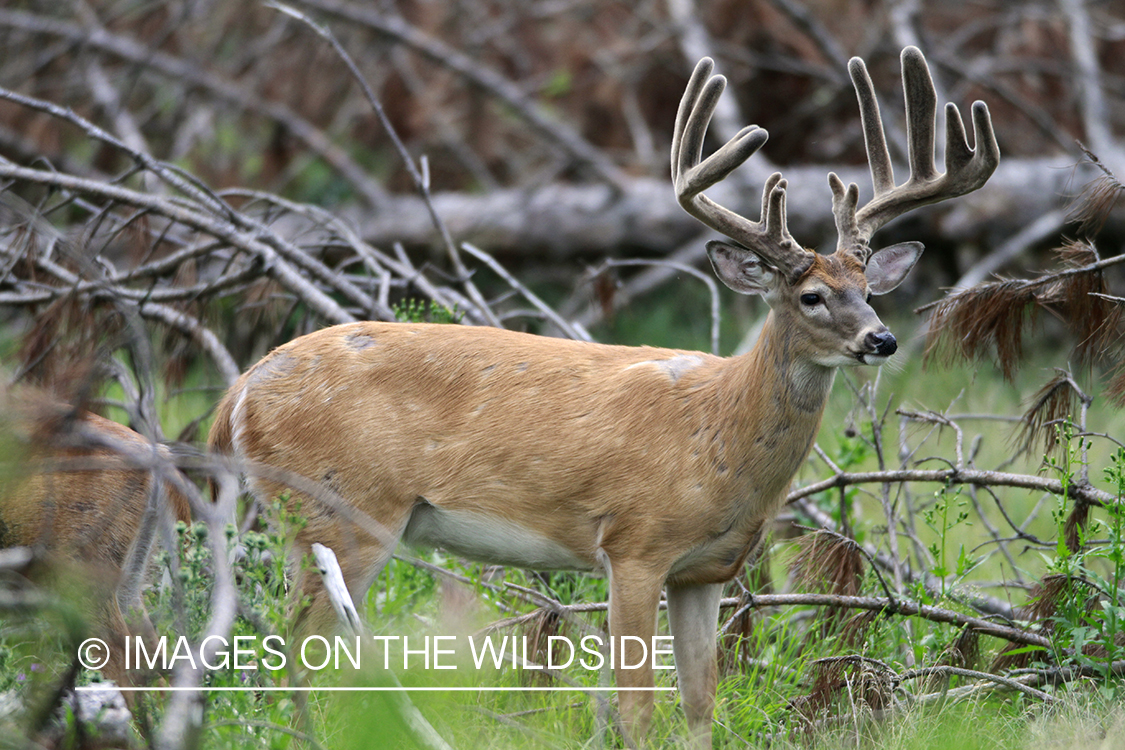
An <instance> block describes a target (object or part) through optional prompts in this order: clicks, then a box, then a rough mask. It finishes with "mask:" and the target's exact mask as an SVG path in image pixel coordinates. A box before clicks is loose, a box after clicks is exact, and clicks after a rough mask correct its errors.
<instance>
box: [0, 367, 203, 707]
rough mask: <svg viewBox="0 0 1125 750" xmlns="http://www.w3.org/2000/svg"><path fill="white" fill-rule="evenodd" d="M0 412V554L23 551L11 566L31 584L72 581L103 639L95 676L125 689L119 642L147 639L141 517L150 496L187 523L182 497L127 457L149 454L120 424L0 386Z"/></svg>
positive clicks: (148, 542) (148, 540)
mask: <svg viewBox="0 0 1125 750" xmlns="http://www.w3.org/2000/svg"><path fill="white" fill-rule="evenodd" d="M0 406H2V408H0V415H2V418H0V423H2V424H3V426H4V428H5V429H4V430H3V433H4V442H3V446H4V453H5V454H6V455H4V458H3V460H2V461H0V550H2V549H9V548H17V547H21V548H25V549H27V550H29V551H30V552H31V554H30V555H29V556H27V559H26V561H25V564H23V565H20V566H18V567H19V568H21V572H23V573H24V574H26V575H27V576H29V577H31V578H32V579H35V580H37V581H39V580H51V579H60V578H61V579H63V580H64V581H67V582H70V583H73V584H75V586H76V589H77V590H78V592H79V593H80V594H81V595H82V598H83V599H84V600H85V603H86V604H88V606H89V611H88V612H87V614H88V615H89V617H90V620H91V624H92V628H91V629H92V630H93V631H94V634H95V635H97V636H100V637H102V638H105V639H106V640H107V641H108V643H107V647H108V660H107V662H106V663H105V666H104V667H103V668H102V669H101V671H102V673H103V674H104V675H105V676H106V677H107V678H109V679H110V680H112V681H113V682H115V683H117V684H118V685H120V686H130V685H133V684H135V682H136V681H137V679H138V678H139V677H141V675H140V673H138V672H135V671H128V670H126V669H125V660H124V649H125V644H126V640H125V638H126V636H130V635H132V636H139V637H146V638H147V637H150V636H151V635H153V634H154V630H153V627H152V624H151V622H150V621H149V619H148V615H147V613H145V612H144V608H143V606H142V604H141V599H140V595H141V589H142V588H143V585H144V577H145V574H146V573H147V572H148V571H147V568H148V561H149V558H150V556H151V552H152V549H153V547H154V542H155V539H156V534H155V528H156V526H155V524H147V529H145V528H144V527H146V524H145V522H144V517H145V513H146V511H147V510H148V509H149V508H150V497H151V495H152V493H153V492H154V491H159V492H160V495H159V497H158V498H156V499H157V504H156V505H155V506H151V507H155V508H157V509H158V512H159V513H160V514H165V515H166V516H168V517H170V518H174V519H175V520H179V521H184V522H188V521H190V509H189V506H188V500H187V499H186V498H185V497H184V496H183V495H182V494H180V493H179V492H178V491H176V490H175V489H174V488H173V487H171V486H169V485H167V484H157V483H156V480H155V477H154V475H153V473H152V472H151V471H149V470H147V469H145V468H141V467H138V465H137V463H136V461H135V457H136V455H142V456H144V455H149V456H151V455H152V451H153V444H152V443H150V442H149V440H148V439H147V438H145V437H143V436H141V435H140V434H138V433H137V432H135V431H133V430H131V429H129V428H128V427H125V426H124V425H122V424H119V423H117V422H114V421H113V420H110V419H106V418H105V417H102V416H99V415H97V414H94V413H92V412H89V411H86V410H85V409H83V408H79V407H75V406H72V405H70V404H66V403H63V402H61V401H60V400H58V399H57V398H54V397H53V396H51V395H49V394H47V393H46V392H43V391H41V390H39V389H36V388H31V387H22V388H18V389H16V388H13V389H0ZM156 450H157V452H158V454H159V458H158V460H164V461H169V460H171V456H170V454H169V452H168V451H167V449H166V448H164V447H163V446H160V447H158V448H156ZM129 454H132V455H133V457H132V458H130V455H129ZM162 520H169V519H168V518H165V519H162ZM138 571H139V575H138ZM100 656H102V654H101V653H99V652H92V653H91V657H92V658H94V659H97V658H98V657H100ZM126 700H127V702H130V703H131V701H132V694H131V693H127V694H126Z"/></svg>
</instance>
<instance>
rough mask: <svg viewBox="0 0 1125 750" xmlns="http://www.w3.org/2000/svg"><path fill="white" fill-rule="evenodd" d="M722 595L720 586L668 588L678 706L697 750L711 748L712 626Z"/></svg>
mask: <svg viewBox="0 0 1125 750" xmlns="http://www.w3.org/2000/svg"><path fill="white" fill-rule="evenodd" d="M722 595H723V584H721V583H714V584H707V585H703V586H672V585H669V586H668V625H669V626H670V628H671V630H672V636H673V639H672V653H673V654H674V655H675V657H676V678H677V679H678V681H679V687H680V703H682V704H683V707H684V713H685V714H686V715H687V720H688V728H689V730H690V732H691V738H692V746H693V747H694V748H697V750H702V749H704V748H705V749H706V750H710V747H711V717H712V714H713V713H714V710H715V685H716V683H717V682H718V669H719V667H718V664H717V660H716V649H715V640H716V633H715V627H716V624H717V622H718V619H719V599H720V598H721V597H722Z"/></svg>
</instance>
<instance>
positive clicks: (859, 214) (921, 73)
mask: <svg viewBox="0 0 1125 750" xmlns="http://www.w3.org/2000/svg"><path fill="white" fill-rule="evenodd" d="M848 72H849V73H851V77H852V83H853V84H854V85H855V91H856V96H857V97H858V99H859V109H860V115H861V119H862V121H863V139H864V142H865V144H866V146H867V161H868V164H869V165H870V167H871V182H872V183H873V184H874V187H875V197H874V198H872V199H871V201H870V202H869V203H868V204H867V205H865V206H864V207H863V208H861V209H858V210H857V208H856V206H857V204H858V202H859V200H858V199H859V188H858V186H856V184H855V183H852V184H851V185H848V187H847V188H845V187H844V183H843V182H842V181H841V180H840V178H839V177H837V176H836V174H835V173H831V174H829V175H828V184H829V185H830V186H831V188H832V213H833V215H834V216H835V219H836V230H837V232H838V233H839V237H840V240H839V244H838V245H837V252H839V251H843V252H849V253H852V254H854V255H856V256H857V257H859V259H860V260H861V261H864V262H866V261H867V257H868V255H869V254H870V252H871V251H870V248H868V247H867V242H868V240H870V239H871V235H873V234H874V233H875V232H876V230H878V229H879V228H880V227H881V226H883V225H884V224H886V223H887V222H888V221H890V220H891V219H893V218H895V217H896V216H900V215H902V214H904V213H906V212H907V211H910V210H913V209H915V208H917V207H919V206H924V205H926V204H929V203H937V202H938V201H943V200H945V199H947V198H953V197H955V196H958V195H964V194H965V193H970V192H972V191H973V190H976V189H977V188H979V187H980V186H981V185H983V184H984V183H985V181H986V180H988V178H989V177H990V176H991V175H992V173H993V172H994V171H995V170H996V165H997V164H999V163H1000V149H999V147H998V146H997V145H996V134H995V133H994V132H993V130H992V120H991V118H990V117H989V115H988V106H987V105H986V104H985V103H984V102H980V101H978V102H973V109H972V112H973V140H974V144H975V149H974V148H971V147H970V146H969V143H968V141H967V140H966V137H965V125H964V123H963V121H962V120H961V112H960V111H959V110H958V109H957V105H956V104H953V103H948V104H946V105H945V132H946V137H945V173H944V174H939V173H938V171H937V168H936V167H935V166H934V131H935V129H936V124H935V117H936V113H937V94H936V93H935V91H934V82H933V79H932V78H931V77H930V69H929V67H928V66H927V65H926V58H925V57H923V55H922V52H921V51H920V50H919V49H918V48H917V47H907V48H905V49H904V50H903V51H902V85H903V89H904V91H905V94H906V136H907V140H908V142H909V151H910V153H909V158H910V178H909V179H908V180H907V181H906V182H905V183H903V184H902V185H899V186H898V187H896V186H895V178H894V170H893V169H892V168H891V157H890V155H889V154H888V153H887V143H886V139H885V136H884V134H883V123H882V120H881V119H880V117H879V102H878V100H877V99H876V98H875V90H874V87H873V86H872V85H871V78H870V76H868V75H867V67H866V66H865V65H864V64H863V60H860V59H859V58H858V57H853V58H852V59H851V61H850V62H849V63H848Z"/></svg>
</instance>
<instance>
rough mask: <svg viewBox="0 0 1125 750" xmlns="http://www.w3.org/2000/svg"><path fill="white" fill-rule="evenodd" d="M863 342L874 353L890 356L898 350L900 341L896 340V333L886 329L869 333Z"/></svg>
mask: <svg viewBox="0 0 1125 750" xmlns="http://www.w3.org/2000/svg"><path fill="white" fill-rule="evenodd" d="M863 343H864V344H865V345H866V346H867V348H868V349H870V350H871V352H872V353H873V354H878V355H880V356H882V357H889V356H891V355H892V354H894V353H895V352H896V351H898V342H897V341H895V337H894V334H893V333H891V332H890V331H888V330H886V329H883V330H882V331H878V332H872V333H869V334H867V336H865V337H864V339H863Z"/></svg>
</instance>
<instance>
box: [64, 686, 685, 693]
mask: <svg viewBox="0 0 1125 750" xmlns="http://www.w3.org/2000/svg"><path fill="white" fill-rule="evenodd" d="M74 689H75V690H78V691H84V692H96V691H99V690H118V691H120V692H122V693H193V692H194V693H238V692H244V693H282V692H285V693H319V692H324V693H427V692H429V693H438V692H452V693H468V692H488V693H576V692H577V693H608V692H616V691H620V690H631V691H633V692H646V693H652V692H661V691H669V692H675V691H676V690H677V688H675V687H635V688H618V687H543V686H533V687H494V686H483V685H482V686H480V687H464V686H462V687H401V686H399V687H396V686H387V687H383V686H379V687H276V686H273V687H251V686H239V687H230V686H228V687H221V686H217V687H117V686H116V685H82V686H80V687H76V688H74Z"/></svg>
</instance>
